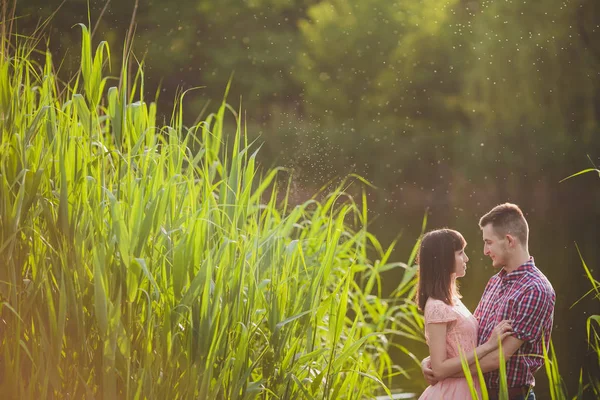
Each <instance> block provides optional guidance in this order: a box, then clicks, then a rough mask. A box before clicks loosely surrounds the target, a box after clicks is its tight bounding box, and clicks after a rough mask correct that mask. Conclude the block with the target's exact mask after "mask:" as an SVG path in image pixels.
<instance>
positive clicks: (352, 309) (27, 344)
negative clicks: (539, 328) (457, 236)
mask: <svg viewBox="0 0 600 400" xmlns="http://www.w3.org/2000/svg"><path fill="white" fill-rule="evenodd" d="M81 31H82V46H81V68H80V70H79V72H78V73H77V74H76V75H75V76H73V79H72V80H70V81H68V82H63V81H60V80H59V79H58V74H57V73H56V69H55V68H56V66H55V63H53V60H52V56H51V54H50V53H49V52H42V53H40V52H39V47H40V43H39V42H38V40H37V39H36V38H27V37H21V36H18V35H12V36H11V35H9V34H8V33H6V31H5V30H3V32H4V34H3V37H2V43H1V50H2V54H1V57H0V135H1V144H0V393H2V397H3V398H10V399H12V398H14V399H46V398H61V399H62V398H65V399H83V398H86V399H121V398H122V399H164V398H169V399H191V398H199V399H252V398H261V399H337V398H352V399H359V398H360V399H362V398H373V397H374V396H375V395H385V394H387V395H390V394H391V392H390V388H391V386H392V380H393V378H394V377H395V376H396V375H399V374H405V373H406V371H405V369H404V368H402V367H400V366H397V365H394V363H393V362H392V359H391V357H390V355H389V351H390V349H392V348H396V349H399V350H400V351H404V352H405V353H407V354H409V352H408V351H407V350H406V349H405V347H404V346H402V345H400V344H398V343H397V341H395V340H396V338H399V337H402V338H408V339H410V340H415V341H421V342H422V341H423V337H422V336H423V335H422V331H423V325H422V318H421V316H420V315H419V314H418V312H417V309H416V307H415V305H414V303H413V302H412V300H411V299H412V295H413V294H414V276H415V267H414V266H413V265H412V264H413V262H412V261H413V260H414V251H413V255H412V256H411V257H410V259H409V260H408V262H407V263H406V264H404V263H398V262H395V263H393V262H391V261H390V260H389V257H390V254H391V251H392V247H393V246H392V247H390V248H383V247H382V246H381V244H380V243H379V242H378V240H377V238H375V237H374V236H373V235H372V234H370V233H369V232H368V230H367V228H366V227H367V202H366V198H365V196H364V195H363V196H353V195H350V194H349V193H348V192H347V191H346V189H347V182H348V181H346V182H344V183H343V184H342V185H341V186H339V187H338V188H337V189H335V190H333V191H331V192H329V193H321V194H320V196H319V197H318V199H319V200H317V197H315V198H314V199H312V200H310V201H307V202H305V203H303V204H301V205H297V206H296V205H295V206H292V205H289V204H288V201H287V194H288V191H287V188H286V185H285V182H286V180H285V179H282V178H281V172H282V171H281V170H280V169H264V168H261V167H260V166H259V165H257V162H256V152H257V151H258V150H259V147H260V146H259V145H258V144H256V143H249V142H248V139H247V137H248V136H247V135H246V129H245V124H244V120H243V118H242V117H241V115H242V113H241V112H240V110H236V109H235V108H232V107H230V106H228V105H227V103H226V102H225V100H224V101H223V103H222V105H221V106H220V108H219V109H218V111H217V112H216V113H214V114H210V115H208V116H207V117H206V118H204V119H203V120H202V121H200V122H199V123H197V124H195V125H194V126H189V127H188V126H184V124H183V115H182V105H181V102H182V99H183V96H184V95H185V94H182V95H181V96H180V98H179V99H178V103H177V104H175V106H174V109H173V113H172V117H171V119H170V121H162V122H161V121H159V120H157V109H156V105H155V103H154V102H153V101H148V99H146V98H144V69H143V65H140V64H138V63H137V61H136V60H135V58H134V57H132V56H131V55H130V54H129V55H126V57H124V59H125V61H124V63H123V65H121V67H120V68H119V69H118V71H116V72H115V71H112V73H111V71H109V70H108V65H109V60H110V49H109V46H108V45H107V44H106V43H105V42H101V43H99V44H98V45H97V46H93V45H92V40H91V36H90V33H89V31H88V29H87V28H86V26H84V25H81ZM226 95H227V93H225V96H226ZM227 121H229V122H228V123H227ZM229 126H234V127H235V129H233V130H231V131H228V128H227V127H229ZM354 180H358V181H360V179H359V178H357V177H355V178H354ZM282 182H284V183H283V184H282ZM288 182H289V181H288ZM355 192H356V191H353V193H355ZM372 254H376V255H377V259H376V260H375V261H372V260H371V259H370V257H369V255H372ZM392 268H396V269H399V270H402V271H403V272H402V276H403V279H402V282H401V283H400V285H399V286H398V288H397V289H396V291H395V292H394V294H393V295H392V297H391V298H389V299H383V298H382V293H381V273H383V272H384V271H387V270H390V269H392ZM586 271H587V272H588V274H589V270H588V269H587V267H586ZM590 281H591V282H592V284H593V289H592V292H593V294H595V295H596V296H598V293H599V291H600V287H599V285H598V282H597V281H595V280H594V279H593V278H592V277H591V275H590ZM599 318H600V317H599V316H594V317H591V318H590V320H589V321H590V322H589V324H588V335H589V338H588V340H589V342H590V345H592V346H595V347H594V348H595V350H596V351H597V352H598V354H600V349H599V336H598V331H597V330H596V327H597V323H598V322H599ZM547 358H548V362H547V364H546V365H547V375H548V376H549V377H550V380H551V385H552V387H553V388H555V392H556V396H557V397H554V395H553V398H566V397H563V396H566V395H565V392H564V388H563V386H562V384H561V381H560V375H559V373H558V366H557V363H556V360H555V359H554V358H553V354H550V355H548V357H547ZM415 361H416V362H415V363H414V364H413V365H411V368H412V369H413V373H418V372H415V370H418V367H417V365H418V360H415ZM590 385H592V386H593V385H594V384H585V385H584V384H583V383H582V388H581V390H582V391H583V390H584V389H586V390H588V389H590V388H589V386H590ZM553 390H554V389H553ZM593 390H595V393H596V394H597V393H598V383H597V382H596V383H595V386H594V389H593ZM553 393H554V392H553ZM484 397H485V396H484Z"/></svg>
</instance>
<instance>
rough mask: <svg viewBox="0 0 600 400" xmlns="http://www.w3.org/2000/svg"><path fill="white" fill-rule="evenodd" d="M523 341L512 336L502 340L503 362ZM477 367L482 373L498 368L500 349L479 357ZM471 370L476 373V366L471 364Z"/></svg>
mask: <svg viewBox="0 0 600 400" xmlns="http://www.w3.org/2000/svg"><path fill="white" fill-rule="evenodd" d="M523 343H525V342H524V341H522V340H520V339H517V338H516V337H514V336H508V337H507V338H505V339H504V340H503V341H502V352H503V353H504V362H507V361H508V359H509V358H511V357H512V356H513V355H514V354H515V353H516V352H517V350H518V349H519V347H521V345H522V344H523ZM479 367H480V368H481V371H482V372H483V373H486V372H490V371H495V370H497V369H498V368H500V351H499V349H496V350H494V351H492V352H491V353H489V354H487V355H485V356H483V357H481V359H480V360H479ZM471 372H473V373H477V366H476V365H475V364H473V365H472V366H471Z"/></svg>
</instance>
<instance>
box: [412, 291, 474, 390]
mask: <svg viewBox="0 0 600 400" xmlns="http://www.w3.org/2000/svg"><path fill="white" fill-rule="evenodd" d="M436 323H447V324H448V325H447V328H446V356H447V358H453V357H459V356H460V353H459V351H458V349H459V346H460V348H462V350H463V352H465V353H468V352H471V351H473V349H475V347H477V320H476V319H475V317H473V315H472V314H471V312H470V311H469V310H468V309H467V307H465V305H464V304H463V303H462V302H461V301H460V300H459V299H454V306H449V305H447V304H446V303H444V302H443V301H441V300H436V299H432V298H429V299H427V303H426V304H425V339H427V343H429V336H428V334H427V326H428V324H436ZM474 384H475V388H476V390H477V392H478V393H479V384H478V382H477V378H475V379H474ZM471 398H472V397H471V390H470V389H469V385H468V384H467V380H466V379H465V378H446V379H444V380H443V381H440V382H438V383H437V384H435V385H434V386H429V387H427V389H425V391H424V392H423V394H422V395H421V397H419V400H423V399H435V400H438V399H460V400H464V399H471Z"/></svg>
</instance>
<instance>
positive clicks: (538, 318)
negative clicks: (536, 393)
mask: <svg viewBox="0 0 600 400" xmlns="http://www.w3.org/2000/svg"><path fill="white" fill-rule="evenodd" d="M555 300H556V295H555V293H554V289H553V288H552V285H551V284H550V282H549V281H548V279H547V278H546V277H545V276H544V274H542V272H541V271H540V270H539V269H537V268H536V266H535V264H534V262H533V257H532V258H530V259H529V261H527V262H526V263H525V264H523V265H521V266H520V267H519V268H517V269H516V270H514V271H513V272H511V273H506V271H505V270H504V269H502V270H501V271H500V272H499V273H497V274H496V275H494V276H492V277H491V278H490V280H489V282H488V284H487V286H486V287H485V290H484V291H483V296H482V297H481V300H480V301H479V305H478V306H477V309H476V310H475V313H474V316H475V318H477V320H478V321H479V330H478V335H477V336H478V337H477V340H478V342H479V343H480V344H481V343H485V342H486V341H487V340H488V339H489V338H490V336H491V333H492V330H493V329H494V327H495V326H496V325H497V324H498V322H500V321H502V320H503V319H508V320H512V321H513V323H512V327H513V331H514V334H513V336H514V337H516V338H517V339H520V340H522V341H523V342H524V343H523V344H522V345H521V347H519V349H517V351H516V352H515V354H513V356H512V357H510V359H509V360H508V362H507V363H506V375H507V381H508V382H507V383H508V387H518V386H524V385H532V386H533V385H534V384H535V379H534V377H533V374H534V373H535V372H536V371H537V370H538V369H540V367H541V366H542V365H543V364H544V358H543V354H544V353H543V347H542V346H543V344H544V343H545V344H546V349H548V346H549V344H550V333H551V331H552V321H553V319H554V303H555ZM542 337H543V342H542ZM485 381H486V385H487V387H488V389H498V388H499V387H500V374H499V371H492V372H488V373H487V374H485Z"/></svg>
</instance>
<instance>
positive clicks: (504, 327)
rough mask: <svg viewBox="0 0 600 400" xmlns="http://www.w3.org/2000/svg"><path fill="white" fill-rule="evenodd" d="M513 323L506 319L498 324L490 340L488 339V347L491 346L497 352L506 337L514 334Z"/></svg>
mask: <svg viewBox="0 0 600 400" xmlns="http://www.w3.org/2000/svg"><path fill="white" fill-rule="evenodd" d="M511 324H512V321H511V320H508V319H504V320H502V321H500V322H499V323H498V325H496V326H495V327H494V329H493V330H492V333H491V334H490V338H489V339H488V341H487V342H485V343H486V345H488V346H490V348H491V349H492V350H496V349H497V348H498V346H499V343H501V342H502V341H503V340H504V338H505V337H507V336H510V335H512V334H513V330H512V325H511Z"/></svg>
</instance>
